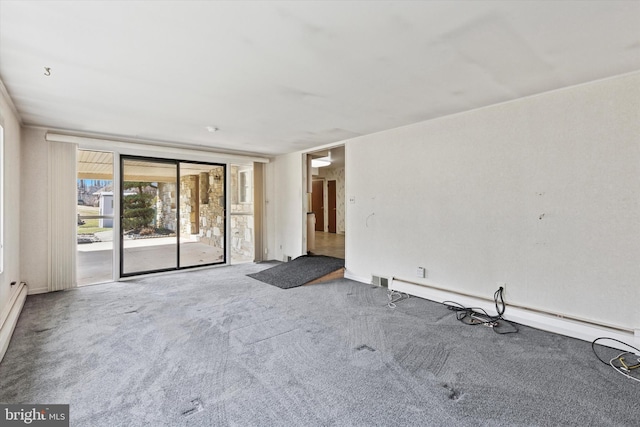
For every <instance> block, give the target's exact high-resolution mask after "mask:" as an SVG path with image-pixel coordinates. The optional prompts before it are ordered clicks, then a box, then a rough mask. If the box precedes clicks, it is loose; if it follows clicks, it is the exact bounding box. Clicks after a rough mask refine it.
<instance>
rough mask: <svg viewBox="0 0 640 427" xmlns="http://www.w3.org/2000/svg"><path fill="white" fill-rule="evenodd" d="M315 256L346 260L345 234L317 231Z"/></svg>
mask: <svg viewBox="0 0 640 427" xmlns="http://www.w3.org/2000/svg"><path fill="white" fill-rule="evenodd" d="M315 237H316V242H315V249H314V250H313V251H311V253H313V254H314V255H327V256H332V257H335V258H342V259H344V234H338V233H325V232H323V231H316V236H315Z"/></svg>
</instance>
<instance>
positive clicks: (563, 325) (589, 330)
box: [345, 274, 640, 351]
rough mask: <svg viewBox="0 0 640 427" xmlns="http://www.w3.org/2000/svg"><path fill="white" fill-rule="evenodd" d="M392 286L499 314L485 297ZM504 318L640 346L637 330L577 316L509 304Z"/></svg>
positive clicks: (393, 283)
mask: <svg viewBox="0 0 640 427" xmlns="http://www.w3.org/2000/svg"><path fill="white" fill-rule="evenodd" d="M345 277H346V274H345ZM389 289H392V290H395V291H398V292H403V293H406V294H409V295H413V296H417V297H420V298H425V299H428V300H430V301H434V302H438V303H442V302H443V301H455V302H457V303H459V304H462V305H464V306H465V307H479V308H482V309H484V310H486V311H487V313H489V314H492V315H495V314H496V310H495V305H494V303H493V301H487V300H486V299H482V298H476V297H474V296H471V295H465V294H461V293H457V292H453V291H446V290H444V289H437V288H435V287H430V286H422V285H420V284H414V283H407V282H404V281H402V280H397V278H396V279H393V280H392V281H391V283H390V284H389ZM504 318H505V319H506V320H509V321H512V322H515V323H519V324H521V325H526V326H531V327H533V328H536V329H541V330H544V331H548V332H553V333H556V334H560V335H565V336H568V337H572V338H577V339H580V340H584V341H588V342H592V341H593V340H595V339H596V338H600V337H607V338H613V339H617V340H620V341H622V342H624V343H627V344H629V345H632V346H634V347H637V348H640V334H634V331H632V330H629V331H625V330H622V329H619V328H612V327H607V326H601V325H596V324H592V323H586V322H582V321H579V320H575V319H567V318H566V317H560V316H554V315H551V314H546V313H541V312H539V311H536V310H530V309H526V308H522V307H513V306H509V304H508V303H507V307H506V311H505V314H504ZM607 345H608V346H611V347H617V348H619V349H621V350H627V351H628V350H629V348H628V347H626V346H619V345H617V344H616V343H615V342H611V341H607Z"/></svg>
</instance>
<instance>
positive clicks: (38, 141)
mask: <svg viewBox="0 0 640 427" xmlns="http://www.w3.org/2000/svg"><path fill="white" fill-rule="evenodd" d="M45 133H46V131H44V130H42V129H34V128H29V127H25V128H23V129H22V162H21V177H22V182H21V188H22V227H21V230H20V236H21V240H22V246H21V250H20V259H21V269H20V270H21V277H22V280H23V281H25V282H27V284H28V285H29V293H30V294H33V293H40V292H46V291H47V280H48V279H47V277H48V273H47V269H48V267H47V266H48V262H49V258H48V253H49V252H48V248H49V225H48V224H49V217H48V209H49V208H48V206H49V205H48V200H49V181H48V177H49V172H48V171H49V149H48V143H47V141H46V140H45V139H44V138H45Z"/></svg>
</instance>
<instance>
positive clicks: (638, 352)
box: [591, 337, 640, 365]
mask: <svg viewBox="0 0 640 427" xmlns="http://www.w3.org/2000/svg"><path fill="white" fill-rule="evenodd" d="M600 340H609V341H615V342H617V343H620V344H623V345H626V346H627V347H629V348H632V349H634V350H635V351H637V354H638V355H640V350H638V349H637V348H635V347H634V346H632V345H629V344H627V343H626V342H624V341H620V340H617V339H615V338H607V337H600V338H596V339H595V340H593V342H592V343H591V350H593V354H595V355H596V357H597V358H598V360H599V361H601V362H602V363H604V364H605V365H609V361H608V360H604V359H602V358H601V357H600V356H599V355H598V352H596V343H597V342H598V341H600ZM598 345H601V346H603V347H607V348H610V349H612V350H617V349H615V348H614V347H609V346H606V345H604V344H598Z"/></svg>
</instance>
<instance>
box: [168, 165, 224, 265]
mask: <svg viewBox="0 0 640 427" xmlns="http://www.w3.org/2000/svg"><path fill="white" fill-rule="evenodd" d="M179 166H180V209H179V216H180V230H179V231H180V267H194V266H198V265H206V264H215V263H223V262H225V228H226V220H225V218H226V215H225V206H226V197H225V167H224V166H223V165H210V164H200V163H188V162H181V163H180V165H179Z"/></svg>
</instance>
